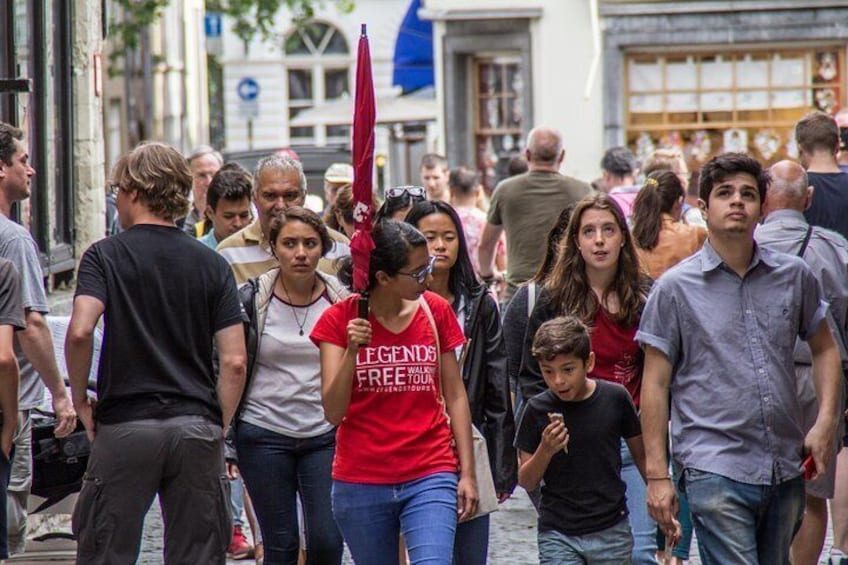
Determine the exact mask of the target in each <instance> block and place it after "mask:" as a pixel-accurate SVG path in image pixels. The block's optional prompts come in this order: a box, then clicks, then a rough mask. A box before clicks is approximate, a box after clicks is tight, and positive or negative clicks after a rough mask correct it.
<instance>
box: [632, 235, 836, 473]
mask: <svg viewBox="0 0 848 565" xmlns="http://www.w3.org/2000/svg"><path fill="white" fill-rule="evenodd" d="M826 314H827V303H826V302H824V301H823V300H822V293H821V289H820V286H819V284H818V282H817V281H816V278H815V276H814V275H813V273H812V271H810V269H809V267H807V265H806V264H805V263H804V262H803V261H802V260H801V259H799V258H798V257H793V256H791V255H787V254H784V253H776V252H772V251H769V250H767V249H763V248H758V247H755V250H754V256H753V258H752V260H751V265H750V266H749V267H748V270H747V271H746V273H745V276H744V277H739V275H738V274H736V272H734V271H733V270H732V269H730V268H729V267H728V266H727V265H725V264H724V263H723V262H722V260H721V258H720V257H719V256H718V255H717V254H716V252H715V250H714V249H713V248H712V246H711V245H710V244H709V242H707V243H705V244H704V247H703V248H702V249H701V250H700V251H699V252H698V253H696V254H695V255H693V256H692V257H690V258H688V259H685V260H684V261H682V262H681V263H679V264H678V265H677V266H675V267H673V268H672V269H670V270H669V271H667V272H666V273H665V274H664V275H663V276H661V277H660V278H659V280H657V282H656V283H655V284H654V287H653V289H652V290H651V293H650V295H649V297H648V302H647V304H646V305H645V310H644V312H643V314H642V320H641V323H640V325H639V331H638V332H637V334H636V340H637V341H638V342H639V343H641V344H642V345H651V346H653V347H655V348H656V349H658V350H659V351H661V352H662V353H663V354H664V355H665V356H666V357H667V358H668V360H669V361H670V363H671V365H672V382H671V435H672V448H673V451H672V456H673V457H674V460H675V461H676V462H677V463H678V464H680V465H681V466H682V467H684V468H694V469H699V470H701V471H707V472H710V473H715V474H718V475H722V476H724V477H728V478H730V479H733V480H735V481H739V482H742V483H748V484H759V485H770V484H777V483H781V482H783V481H786V480H789V479H793V478H795V477H797V476H799V475H800V474H801V451H802V448H803V443H804V430H803V428H802V424H803V421H802V414H801V407H800V404H799V402H798V399H797V397H796V393H795V370H794V362H793V349H794V348H793V346H794V343H795V338H796V336H799V337H801V338H802V339H805V340H806V339H807V338H809V337H810V336H811V335H813V334H814V333H815V332H816V330H817V329H818V327H819V325H820V324H821V322H822V321H823V320H824V319H825V316H826Z"/></svg>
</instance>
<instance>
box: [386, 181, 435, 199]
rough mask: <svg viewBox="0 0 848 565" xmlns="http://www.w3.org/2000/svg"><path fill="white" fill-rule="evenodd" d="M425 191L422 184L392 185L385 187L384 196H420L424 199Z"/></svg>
mask: <svg viewBox="0 0 848 565" xmlns="http://www.w3.org/2000/svg"><path fill="white" fill-rule="evenodd" d="M426 196H427V193H426V192H425V191H424V187H423V186H415V185H411V186H393V187H391V188H387V189H386V198H403V197H407V198H420V199H421V200H424V199H425V198H426Z"/></svg>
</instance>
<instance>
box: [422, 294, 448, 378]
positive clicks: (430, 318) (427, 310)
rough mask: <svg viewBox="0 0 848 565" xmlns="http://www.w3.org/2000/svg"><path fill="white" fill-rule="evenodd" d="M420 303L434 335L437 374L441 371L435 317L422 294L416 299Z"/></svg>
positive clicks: (440, 349) (439, 346)
mask: <svg viewBox="0 0 848 565" xmlns="http://www.w3.org/2000/svg"><path fill="white" fill-rule="evenodd" d="M418 300H419V302H420V303H421V309H422V310H424V315H426V316H427V320H428V321H429V322H430V327H431V328H432V329H433V335H434V336H436V356H437V357H438V358H439V374H440V375H441V372H442V367H441V365H442V346H441V344H440V343H439V330H438V328H436V319H435V318H433V311H432V310H430V305H429V304H427V299H425V298H424V297H423V296H422V297H421V298H419V299H418Z"/></svg>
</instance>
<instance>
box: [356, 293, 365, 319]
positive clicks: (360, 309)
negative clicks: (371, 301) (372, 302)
mask: <svg viewBox="0 0 848 565" xmlns="http://www.w3.org/2000/svg"><path fill="white" fill-rule="evenodd" d="M356 306H357V314H358V317H359V318H362V319H363V320H367V319H368V295H367V294H366V293H364V292H363V293H362V294H361V295H360V297H359V300H357V304H356Z"/></svg>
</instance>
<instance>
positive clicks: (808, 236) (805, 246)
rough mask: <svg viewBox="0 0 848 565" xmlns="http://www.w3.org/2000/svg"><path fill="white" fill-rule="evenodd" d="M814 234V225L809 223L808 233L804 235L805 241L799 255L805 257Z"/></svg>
mask: <svg viewBox="0 0 848 565" xmlns="http://www.w3.org/2000/svg"><path fill="white" fill-rule="evenodd" d="M812 235H813V226H811V225H807V233H806V235H804V241H802V242H801V249H800V250H799V251H798V257H803V256H804V253H805V252H806V251H807V246H808V245H809V244H810V236H812Z"/></svg>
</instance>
